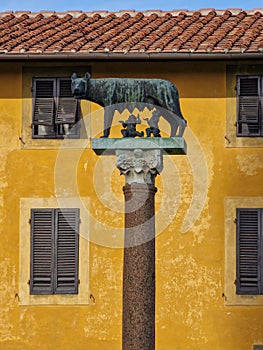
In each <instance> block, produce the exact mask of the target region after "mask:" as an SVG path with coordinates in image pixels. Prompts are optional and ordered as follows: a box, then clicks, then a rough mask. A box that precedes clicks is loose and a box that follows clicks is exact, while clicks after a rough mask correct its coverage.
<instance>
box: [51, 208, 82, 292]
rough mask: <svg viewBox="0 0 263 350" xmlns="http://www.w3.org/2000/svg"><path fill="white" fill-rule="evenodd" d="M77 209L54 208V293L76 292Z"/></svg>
mask: <svg viewBox="0 0 263 350" xmlns="http://www.w3.org/2000/svg"><path fill="white" fill-rule="evenodd" d="M78 231H79V209H57V210H56V233H55V235H56V258H55V260H56V269H55V271H56V272H55V293H57V294H64V293H67V294H77V293H78V244H79V243H78V242H79V239H78V237H79V234H78Z"/></svg>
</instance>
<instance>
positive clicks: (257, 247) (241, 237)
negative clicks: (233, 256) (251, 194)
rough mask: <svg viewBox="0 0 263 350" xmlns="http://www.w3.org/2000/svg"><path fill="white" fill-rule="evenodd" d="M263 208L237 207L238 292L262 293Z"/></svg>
mask: <svg viewBox="0 0 263 350" xmlns="http://www.w3.org/2000/svg"><path fill="white" fill-rule="evenodd" d="M260 232H261V210H260V209H237V281H236V282H237V285H236V287H237V294H261V293H262V287H261V284H262V281H261V268H260V261H261V258H260V256H261V254H262V252H261V250H262V249H261V237H260V236H261V234H260Z"/></svg>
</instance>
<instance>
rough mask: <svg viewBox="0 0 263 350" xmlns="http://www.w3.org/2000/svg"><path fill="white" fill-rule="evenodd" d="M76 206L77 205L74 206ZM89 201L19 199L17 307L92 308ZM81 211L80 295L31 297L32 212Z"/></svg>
mask: <svg viewBox="0 0 263 350" xmlns="http://www.w3.org/2000/svg"><path fill="white" fill-rule="evenodd" d="M73 203H75V205H72V204H73ZM90 205H91V204H90V198H89V197H82V198H81V202H80V201H79V198H76V197H67V198H63V203H61V201H58V199H57V198H56V197H43V198H38V197H26V198H20V220H19V221H20V224H19V278H18V294H19V300H18V304H19V305H21V306H29V305H31V306H33V305H52V306H55V305H89V304H90V273H91V271H90V238H89V235H90V217H89V211H88V210H87V209H86V208H90ZM72 207H74V208H79V209H80V225H79V280H80V283H79V284H78V294H49V295H45V294H38V295H34V294H30V291H29V279H30V226H31V225H30V215H31V208H40V209H41V208H51V209H53V208H58V209H59V208H60V209H61V208H63V209H64V208H70V209H71V208H72Z"/></svg>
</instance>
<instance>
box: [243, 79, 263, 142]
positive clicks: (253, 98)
mask: <svg viewBox="0 0 263 350" xmlns="http://www.w3.org/2000/svg"><path fill="white" fill-rule="evenodd" d="M262 90H263V77H262V76H256V75H247V76H238V77H237V97H238V98H237V136H250V137H253V136H254V137H257V136H263V127H262V122H263V116H262V110H263V108H262V107H263V106H262V101H263V92H262Z"/></svg>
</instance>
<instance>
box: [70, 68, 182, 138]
mask: <svg viewBox="0 0 263 350" xmlns="http://www.w3.org/2000/svg"><path fill="white" fill-rule="evenodd" d="M71 79H72V93H73V94H74V96H75V97H76V98H78V99H86V100H88V101H92V102H95V103H97V104H99V105H101V106H102V107H105V111H104V137H108V136H109V133H110V127H111V124H112V120H113V115H114V112H115V111H116V110H117V111H119V112H120V113H122V112H123V111H124V110H125V109H128V111H129V112H130V113H131V114H132V113H133V111H134V109H135V108H137V109H138V110H139V111H143V110H144V108H145V107H147V108H148V109H149V110H154V109H158V110H159V111H160V114H161V115H162V116H163V118H164V119H166V120H167V121H168V123H169V124H170V126H171V137H174V136H182V135H183V132H184V129H185V126H186V120H185V119H184V117H183V115H182V113H181V110H180V105H179V96H178V89H177V87H176V86H175V85H174V84H172V83H171V82H170V81H167V80H162V79H132V78H103V79H92V78H90V74H89V73H86V74H85V77H84V78H78V77H77V74H76V73H74V74H73V75H72V77H71Z"/></svg>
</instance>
